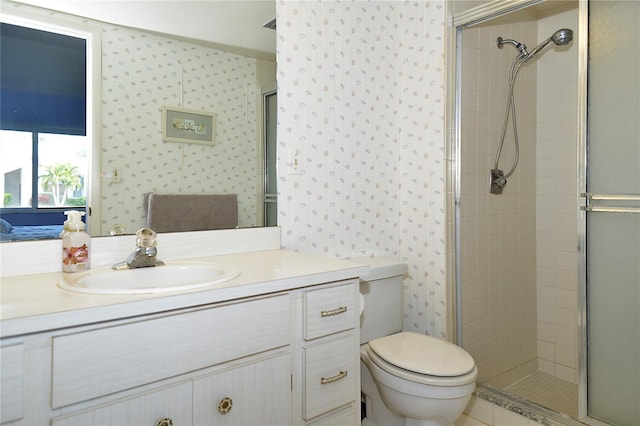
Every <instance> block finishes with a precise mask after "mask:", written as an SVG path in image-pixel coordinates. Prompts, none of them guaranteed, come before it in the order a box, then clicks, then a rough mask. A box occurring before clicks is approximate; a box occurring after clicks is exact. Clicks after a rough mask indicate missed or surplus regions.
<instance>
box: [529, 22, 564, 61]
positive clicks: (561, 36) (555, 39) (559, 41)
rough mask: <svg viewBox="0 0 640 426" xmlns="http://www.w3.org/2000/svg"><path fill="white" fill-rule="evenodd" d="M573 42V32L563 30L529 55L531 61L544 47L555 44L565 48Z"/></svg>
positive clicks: (554, 34) (552, 35)
mask: <svg viewBox="0 0 640 426" xmlns="http://www.w3.org/2000/svg"><path fill="white" fill-rule="evenodd" d="M571 40H573V31H571V30H570V29H568V28H561V29H559V30H558V31H556V32H555V33H553V34H551V37H549V38H548V39H546V40H545V41H543V42H542V43H540V44H539V45H537V46H536V47H535V49H533V50H532V51H531V53H529V55H528V56H529V59H531V58H533V57H534V56H535V55H536V54H538V52H540V51H541V50H542V49H544V47H545V46H546V45H547V44H549V43H551V42H553V44H555V45H556V46H564V45H566V44H569V43H570V42H571Z"/></svg>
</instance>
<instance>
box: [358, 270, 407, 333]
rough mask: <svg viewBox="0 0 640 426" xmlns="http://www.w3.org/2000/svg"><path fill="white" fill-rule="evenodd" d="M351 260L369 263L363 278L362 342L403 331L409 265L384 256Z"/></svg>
mask: <svg viewBox="0 0 640 426" xmlns="http://www.w3.org/2000/svg"><path fill="white" fill-rule="evenodd" d="M349 260H350V261H351V262H355V263H361V264H364V265H367V266H369V273H368V274H367V275H365V276H363V277H360V294H362V297H363V298H364V311H363V312H362V315H360V344H363V343H367V342H368V341H369V340H371V339H375V338H378V337H383V336H388V335H390V334H394V333H397V332H399V331H401V330H402V307H403V304H402V294H403V281H404V277H405V275H406V274H407V265H406V264H404V263H401V262H400V261H398V260H394V259H389V258H384V257H362V258H355V259H349Z"/></svg>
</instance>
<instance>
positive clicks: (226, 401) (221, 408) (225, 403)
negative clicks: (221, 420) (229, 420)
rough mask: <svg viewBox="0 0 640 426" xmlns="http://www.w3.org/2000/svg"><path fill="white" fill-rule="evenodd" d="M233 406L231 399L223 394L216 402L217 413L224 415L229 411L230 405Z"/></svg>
mask: <svg viewBox="0 0 640 426" xmlns="http://www.w3.org/2000/svg"><path fill="white" fill-rule="evenodd" d="M232 406H233V400H232V399H231V398H229V397H228V396H225V397H224V398H222V399H221V400H220V403H219V404H218V413H220V414H222V415H224V414H227V413H228V412H229V411H231V407H232Z"/></svg>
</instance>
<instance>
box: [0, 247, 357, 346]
mask: <svg viewBox="0 0 640 426" xmlns="http://www.w3.org/2000/svg"><path fill="white" fill-rule="evenodd" d="M185 260H190V261H197V262H210V263H213V264H216V265H221V266H228V267H231V268H237V269H239V270H240V271H241V274H240V276H238V277H237V278H234V279H233V280H230V281H227V282H225V283H222V284H217V285H215V286H211V287H204V288H202V289H199V290H194V291H189V292H172V293H160V294H144V295H90V294H82V293H74V292H70V291H66V290H62V289H60V288H59V287H58V286H57V282H58V281H59V280H60V279H61V278H62V276H63V274H64V273H63V272H48V273H41V274H32V275H19V276H11V277H4V278H2V282H1V284H0V336H1V337H3V338H5V337H10V336H17V335H23V334H28V333H37V332H43V331H49V330H55V329H60V328H64V327H70V326H77V325H85V324H91V323H96V322H101V321H108V320H114V319H122V318H128V317H135V316H138V315H145V314H152V313H156V312H162V311H167V310H173V309H181V308H188V307H192V306H198V305H204V304H210V303H216V302H222V301H229V300H234V299H240V298H245V297H252V296H258V295H262V294H269V293H275V292H280V291H286V290H290V289H294V288H300V287H306V286H310V285H315V284H321V283H326V282H332V281H339V280H344V279H349V278H356V277H359V276H362V275H365V274H366V273H367V272H368V270H369V268H368V266H365V265H362V264H357V263H352V262H349V261H345V260H338V259H327V258H324V257H319V256H310V255H303V254H299V253H294V252H289V251H285V250H268V251H254V252H250V253H239V254H229V255H220V256H207V257H198V258H193V259H182V260H181V262H184V261H185ZM167 263H171V262H167ZM108 268H109V267H108V266H101V267H99V268H95V269H97V270H102V269H108ZM118 272H119V271H113V275H114V278H117V274H118Z"/></svg>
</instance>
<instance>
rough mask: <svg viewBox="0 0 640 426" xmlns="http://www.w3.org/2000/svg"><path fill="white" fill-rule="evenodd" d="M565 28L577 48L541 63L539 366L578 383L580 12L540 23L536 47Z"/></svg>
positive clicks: (561, 14) (572, 10)
mask: <svg viewBox="0 0 640 426" xmlns="http://www.w3.org/2000/svg"><path fill="white" fill-rule="evenodd" d="M559 28H572V29H573V31H574V41H573V44H572V45H570V46H569V47H568V48H558V49H548V51H547V52H545V54H544V55H543V56H542V57H541V58H540V61H539V63H538V83H537V84H538V87H539V90H538V111H537V117H538V143H537V163H536V164H537V179H536V187H537V198H536V206H537V208H536V212H537V214H536V241H537V244H536V245H537V251H536V259H537V268H536V281H537V293H538V367H539V370H540V371H542V372H545V373H548V374H551V375H554V376H556V377H558V378H560V379H563V380H567V381H569V382H572V383H577V380H578V332H577V330H578V323H577V320H578V312H577V309H578V306H577V302H578V275H577V272H576V271H577V268H578V247H577V235H576V232H577V229H578V224H577V219H578V215H577V212H578V197H577V190H578V184H577V176H578V169H577V165H578V159H577V152H578V150H577V141H578V136H577V129H578V126H577V122H578V121H577V111H578V107H577V93H578V88H577V78H576V76H577V74H578V41H577V37H578V31H577V30H578V12H577V7H573V8H569V9H561V10H558V11H556V13H553V14H551V15H548V16H541V17H540V20H539V27H538V40H542V39H543V38H545V37H548V36H550V35H551V34H553V33H554V32H555V31H556V30H558V29H559Z"/></svg>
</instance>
